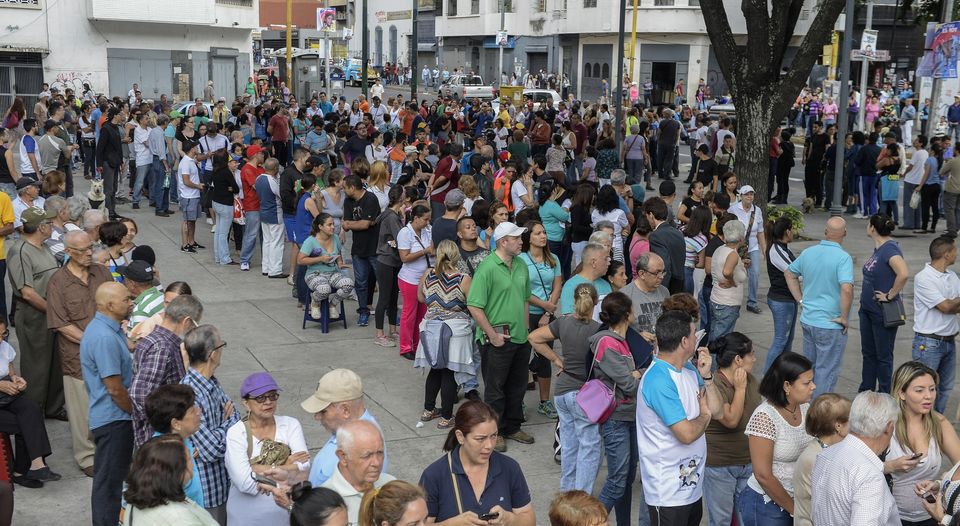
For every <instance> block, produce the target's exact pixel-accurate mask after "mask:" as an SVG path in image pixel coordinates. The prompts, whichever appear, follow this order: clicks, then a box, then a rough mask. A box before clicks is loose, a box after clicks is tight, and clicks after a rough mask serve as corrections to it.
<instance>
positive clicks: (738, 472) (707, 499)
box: [703, 464, 753, 526]
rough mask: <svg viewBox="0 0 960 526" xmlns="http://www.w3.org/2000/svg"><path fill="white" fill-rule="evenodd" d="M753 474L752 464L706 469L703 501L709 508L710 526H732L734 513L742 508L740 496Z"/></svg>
mask: <svg viewBox="0 0 960 526" xmlns="http://www.w3.org/2000/svg"><path fill="white" fill-rule="evenodd" d="M751 474H753V467H752V466H751V465H750V464H747V465H745V466H718V467H710V466H707V467H705V468H704V470H703V501H704V503H705V504H706V506H707V513H708V515H709V517H708V519H709V524H710V526H729V525H730V524H731V522H730V521H731V519H732V518H733V515H734V512H736V511H737V509H738V508H739V507H740V495H741V494H742V493H743V490H744V489H745V488H746V487H747V480H749V479H750V475H751ZM731 495H733V499H731V498H730V496H731ZM740 522H742V521H740Z"/></svg>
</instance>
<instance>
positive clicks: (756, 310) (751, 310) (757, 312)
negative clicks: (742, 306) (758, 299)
mask: <svg viewBox="0 0 960 526" xmlns="http://www.w3.org/2000/svg"><path fill="white" fill-rule="evenodd" d="M747 310H748V311H750V312H752V313H754V314H760V307H757V306H756V305H754V306H752V307H751V306H749V305H747Z"/></svg>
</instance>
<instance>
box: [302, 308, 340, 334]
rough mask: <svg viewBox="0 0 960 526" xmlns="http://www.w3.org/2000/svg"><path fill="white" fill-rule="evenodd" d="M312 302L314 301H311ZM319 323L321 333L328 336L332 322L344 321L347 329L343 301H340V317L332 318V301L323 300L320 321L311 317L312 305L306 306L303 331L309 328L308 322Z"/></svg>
mask: <svg viewBox="0 0 960 526" xmlns="http://www.w3.org/2000/svg"><path fill="white" fill-rule="evenodd" d="M311 301H312V300H311ZM308 321H309V322H313V323H319V324H320V332H322V333H323V334H326V333H328V332H330V322H331V321H343V328H344V329H346V328H347V313H346V311H345V310H344V306H343V300H340V317H338V318H330V300H326V299H325V300H323V301H321V302H320V319H316V318H314V317H313V316H311V315H310V304H309V303H308V304H307V305H305V306H304V309H303V325H302V327H301V328H302V329H306V328H307V322H308Z"/></svg>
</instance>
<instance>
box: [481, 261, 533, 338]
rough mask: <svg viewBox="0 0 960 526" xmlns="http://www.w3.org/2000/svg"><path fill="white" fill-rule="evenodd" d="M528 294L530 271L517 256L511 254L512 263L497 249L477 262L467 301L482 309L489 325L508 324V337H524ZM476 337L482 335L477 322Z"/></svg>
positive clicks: (525, 334)
mask: <svg viewBox="0 0 960 526" xmlns="http://www.w3.org/2000/svg"><path fill="white" fill-rule="evenodd" d="M529 297H530V273H529V271H528V270H527V265H526V264H524V262H523V260H522V259H520V258H513V264H512V267H508V266H507V264H506V263H504V262H503V260H502V259H500V256H498V255H497V253H496V252H491V253H490V255H489V256H487V257H486V259H484V260H483V261H481V262H480V264H479V265H477V270H476V271H475V272H474V274H473V282H472V283H471V284H470V293H469V294H468V295H467V305H468V306H470V307H477V308H479V309H483V312H484V314H486V315H487V320H488V321H489V322H490V325H507V326H509V327H510V341H511V342H513V343H525V342H526V341H527V316H526V303H527V299H528V298H529ZM477 339H478V340H482V339H483V329H481V328H480V326H479V325H478V326H477Z"/></svg>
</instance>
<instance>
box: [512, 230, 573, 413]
mask: <svg viewBox="0 0 960 526" xmlns="http://www.w3.org/2000/svg"><path fill="white" fill-rule="evenodd" d="M524 227H526V231H525V232H524V233H523V234H522V235H521V236H520V238H521V240H522V242H523V252H522V253H521V254H520V260H521V261H523V262H524V263H526V265H527V271H528V272H529V274H530V291H531V292H530V298H529V304H530V308H529V318H528V320H527V323H528V327H529V328H530V330H535V329H537V328H539V327H543V326H545V325H547V324H548V323H550V321H551V320H552V319H553V318H554V317H555V316H556V313H557V307H558V306H559V304H560V289H561V288H562V287H563V275H562V274H561V272H560V260H559V259H557V256H555V255H554V254H553V253H551V251H550V248H549V247H548V246H547V231H546V230H545V229H544V226H543V224H542V223H540V222H539V221H528V222H527V223H526V224H525V225H524ZM530 372H531V373H533V376H534V378H536V380H537V383H538V384H539V385H540V405H539V406H538V407H537V412H538V413H540V414H541V415H543V416H545V417H547V418H557V410H556V408H554V405H553V401H552V400H550V379H551V378H552V376H553V373H552V371H551V370H550V360H549V359H547V357H545V356H543V355H541V354H536V355H534V357H533V359H532V360H531V361H530Z"/></svg>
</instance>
